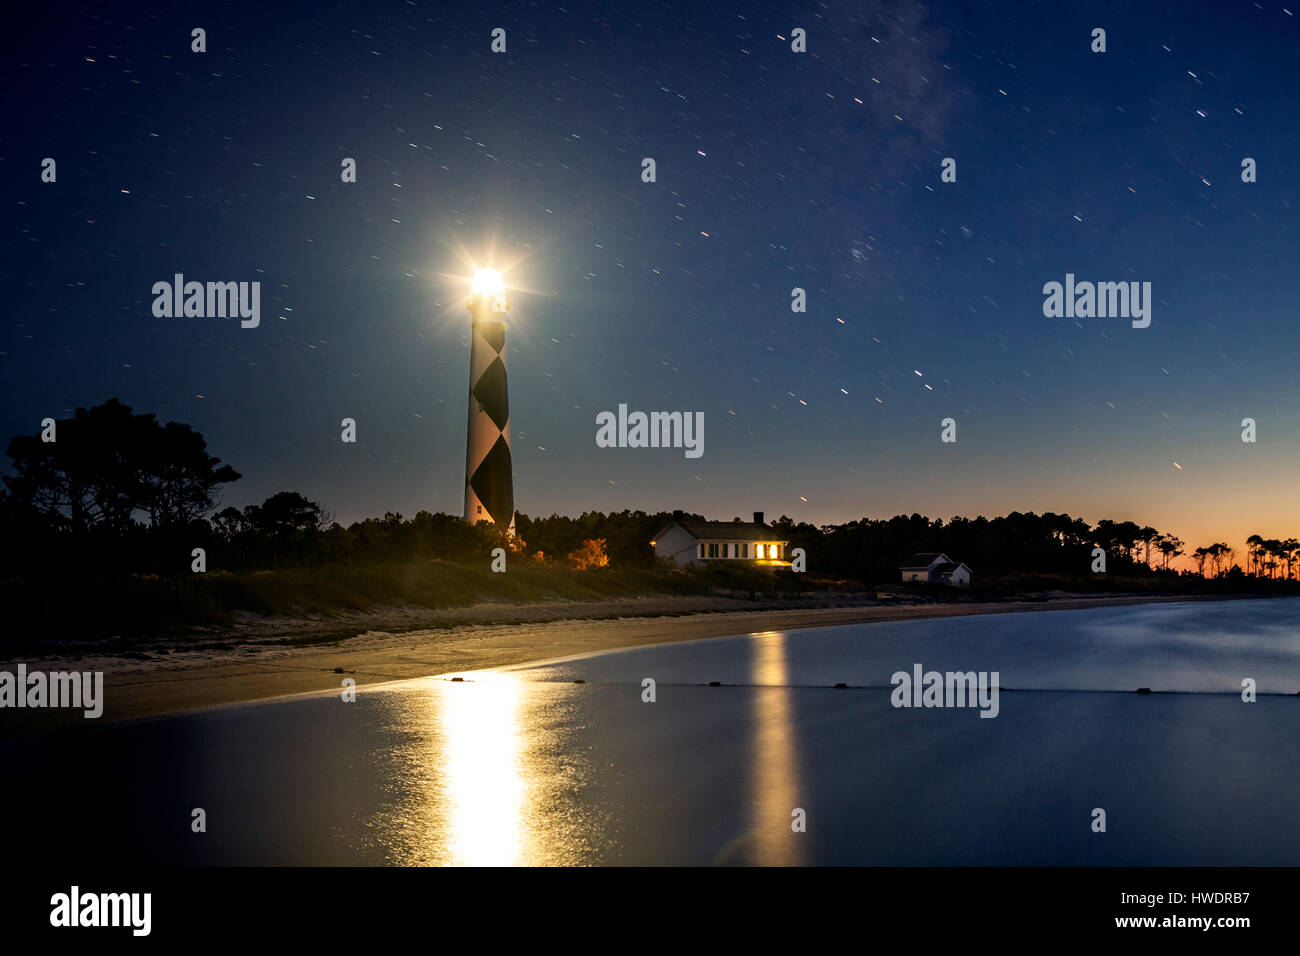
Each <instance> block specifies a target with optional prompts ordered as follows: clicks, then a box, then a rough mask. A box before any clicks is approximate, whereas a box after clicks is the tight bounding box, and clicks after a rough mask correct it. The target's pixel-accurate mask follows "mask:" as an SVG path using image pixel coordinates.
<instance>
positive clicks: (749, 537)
mask: <svg viewBox="0 0 1300 956" xmlns="http://www.w3.org/2000/svg"><path fill="white" fill-rule="evenodd" d="M789 543H790V542H789V541H786V540H783V539H782V538H781V537H780V536H779V535H778V534H777V533H776V532H775V531H773V530H772V529H771V528H769V527H768V526H767V525H766V524H764V523H763V512H761V511H755V512H754V520H753V521H740V520H736V521H699V520H696V519H694V518H686V517H684V516H683V513H682V512H680V511H674V512H673V520H672V521H670V522H668V525H667V526H666V527H665V528H664V529H663V530H662V531H660V532H659V533H658V534H657V535H655V539H654V540H653V541H651V542H650V544H651V546H652V547H653V548H654V549H655V556H656V557H660V558H672V559H673V561H674V562H675V563H676V565H677V566H678V567H679V568H680V567H685V566H686V565H688V564H703V563H705V562H708V561H748V562H749V563H750V564H761V565H764V566H765V567H781V568H788V567H789V566H790V562H789V561H788V560H786V556H785V555H786V546H787V545H788V544H789Z"/></svg>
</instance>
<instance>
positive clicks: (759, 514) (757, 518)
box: [754, 511, 763, 524]
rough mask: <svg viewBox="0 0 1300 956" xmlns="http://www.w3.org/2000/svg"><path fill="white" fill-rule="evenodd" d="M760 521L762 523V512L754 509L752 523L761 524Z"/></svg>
mask: <svg viewBox="0 0 1300 956" xmlns="http://www.w3.org/2000/svg"><path fill="white" fill-rule="evenodd" d="M762 523H763V512H761V511H755V512H754V524H762Z"/></svg>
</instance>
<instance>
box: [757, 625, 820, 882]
mask: <svg viewBox="0 0 1300 956" xmlns="http://www.w3.org/2000/svg"><path fill="white" fill-rule="evenodd" d="M753 640H754V683H755V684H757V685H758V686H760V687H762V688H764V689H763V690H762V691H761V692H760V693H758V694H755V695H754V698H753V701H754V743H753V747H754V771H753V781H754V782H753V791H752V792H753V793H754V795H755V798H756V804H757V805H756V807H755V810H756V812H755V815H754V836H755V841H754V842H755V858H754V860H753V861H752V862H754V863H758V864H760V865H763V866H793V865H796V864H799V863H802V862H803V853H802V852H801V851H802V848H803V843H802V841H801V837H802V836H803V834H802V833H795V832H794V831H793V830H792V829H791V825H792V823H793V820H794V818H793V816H792V812H793V811H794V809H795V808H796V807H798V808H800V809H803V810H805V811H806V810H807V808H806V807H804V806H803V804H802V803H801V801H800V779H799V765H798V760H797V758H796V756H795V739H794V733H795V729H794V708H793V703H794V702H793V700H792V699H791V691H790V687H789V683H790V675H789V663H788V661H787V658H786V635H785V634H782V633H779V632H776V631H766V632H764V633H762V634H756V635H754V639H753Z"/></svg>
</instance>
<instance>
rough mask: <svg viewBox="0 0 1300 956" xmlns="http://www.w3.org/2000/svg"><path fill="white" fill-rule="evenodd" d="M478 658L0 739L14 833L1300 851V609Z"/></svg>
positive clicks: (389, 855)
mask: <svg viewBox="0 0 1300 956" xmlns="http://www.w3.org/2000/svg"><path fill="white" fill-rule="evenodd" d="M544 653H545V648H539V654H544ZM917 662H920V663H922V664H923V665H924V666H925V668H926V669H927V670H930V669H934V670H940V671H947V670H975V671H998V672H1000V675H1001V678H1000V681H999V683H1000V685H1001V687H1002V688H1003V691H1002V693H1001V696H1000V715H999V716H998V717H997V718H996V719H981V718H980V717H979V715H978V712H977V711H974V710H963V709H895V708H894V707H892V706H891V704H890V690H891V688H890V685H889V681H890V675H891V674H892V673H893V672H894V671H897V670H905V671H910V670H911V668H912V665H913V664H914V663H917ZM463 676H464V680H463V681H462V682H452V681H450V680H449V679H446V678H430V679H424V680H415V681H403V682H400V683H396V684H390V685H385V686H383V687H380V688H375V689H371V690H366V689H362V691H361V692H360V693H359V695H358V699H357V701H356V702H355V703H347V704H345V703H342V702H341V701H340V700H339V699H338V698H337V697H312V698H297V699H293V700H290V701H282V702H276V703H267V704H258V705H249V706H240V707H229V708H223V709H219V710H214V711H208V712H204V713H198V714H192V715H189V716H183V717H172V718H167V719H162V720H155V721H148V722H136V723H132V724H121V725H117V726H111V725H108V726H104V727H102V728H96V729H94V730H90V731H80V732H76V733H70V734H62V735H50V736H47V737H43V738H26V739H23V740H13V741H6V742H0V760H2V761H3V766H4V768H5V773H4V786H3V787H0V791H2V792H3V796H0V810H2V811H3V813H4V819H5V820H6V822H7V823H9V824H10V826H8V827H6V830H7V831H8V834H9V835H8V836H7V838H6V844H7V845H8V846H9V847H10V848H11V849H12V850H16V851H18V852H19V853H24V852H39V853H41V854H49V853H52V852H66V853H68V854H70V856H71V858H72V859H74V860H85V861H86V862H87V863H93V862H99V863H104V864H113V865H122V864H124V863H130V862H164V863H203V864H209V863H210V864H289V863H294V864H298V863H302V864H308V863H310V864H322V863H323V864H356V863H372V864H713V863H774V864H805V863H813V864H937V865H945V864H950V865H968V864H994V865H1004V864H1013V865H1014V864H1040V865H1052V864H1082V865H1089V864H1105V865H1110V864H1123V865H1131V864H1135V865H1143V864H1160V865H1163V864H1180V865H1231V864H1269V865H1275V864H1276V865H1292V866H1294V865H1300V810H1297V807H1298V806H1300V800H1297V797H1296V787H1297V783H1298V782H1300V697H1296V696H1294V695H1295V694H1296V693H1297V691H1300V600H1274V601H1250V602H1224V603H1197V604H1180V605H1154V606H1148V607H1125V608H1110V609H1104V610H1092V611H1051V612H1042V613H1033V614H1010V615H992V616H981V617H972V618H964V619H940V620H928V621H912V622H902V623H888V624H869V625H856V626H848V627H833V628H821V629H817V630H805V631H792V632H789V633H780V632H770V633H763V634H755V635H748V636H743V637H735V638H723V639H719V640H709V641H700V642H693V643H690V644H677V645H670V646H666V647H659V648H647V649H641V650H632V651H623V652H617V653H611V654H604V655H599V656H596V657H589V658H584V659H577V660H572V661H565V662H560V663H556V664H550V665H541V666H531V667H524V668H517V669H512V670H506V671H488V672H479V673H472V674H465V675H463ZM646 677H650V678H653V679H654V680H655V681H656V682H657V688H656V690H657V701H656V702H655V703H643V702H642V699H641V696H642V683H641V682H642V679H643V678H646ZM1243 677H1253V678H1255V680H1256V682H1257V684H1258V686H1259V691H1260V697H1259V700H1258V702H1256V703H1254V704H1246V703H1243V702H1242V701H1241V698H1240V692H1241V680H1242V678H1243ZM577 680H582V681H584V683H574V682H575V681H577ZM710 681H719V682H721V684H722V685H723V686H717V687H710V686H707V684H708V683H709V682H710ZM837 682H844V683H846V684H848V685H850V686H849V687H848V688H847V689H835V688H834V686H833V685H834V684H835V683H837ZM1138 687H1150V688H1152V689H1153V690H1155V691H1166V692H1169V693H1155V694H1151V695H1138V694H1135V693H1133V691H1134V690H1135V689H1136V688H1138ZM108 692H109V693H111V692H112V689H111V687H109V688H108ZM195 807H202V808H204V809H205V810H206V811H207V820H208V831H207V833H204V834H194V833H191V832H190V819H191V810H192V809H193V808H195ZM1095 807H1101V808H1104V809H1105V810H1106V813H1107V832H1105V833H1093V832H1092V831H1091V828H1090V822H1091V819H1092V816H1091V814H1092V810H1093V808H1095ZM795 808H800V809H802V810H804V811H805V813H806V819H807V832H804V833H794V832H792V831H791V826H790V824H791V819H792V817H791V814H792V811H793V810H794V809H795ZM19 821H21V823H20V824H19V825H17V826H15V824H16V823H19Z"/></svg>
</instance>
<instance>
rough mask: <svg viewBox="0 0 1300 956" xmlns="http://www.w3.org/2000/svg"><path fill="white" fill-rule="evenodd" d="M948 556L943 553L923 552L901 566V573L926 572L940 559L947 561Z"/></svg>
mask: <svg viewBox="0 0 1300 956" xmlns="http://www.w3.org/2000/svg"><path fill="white" fill-rule="evenodd" d="M947 557H948V555H946V554H944V553H943V552H942V551H922V552H920V553H919V554H914V555H912V556H911V557H909V558H908V559H907V560H906V561H904V562H903V563H902V565H900V567H899V570H901V571H924V570H926V569H928V568H929V567H930V565H932V564H934V562H935V561H937V560H939V559H940V558H944V559H947Z"/></svg>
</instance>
